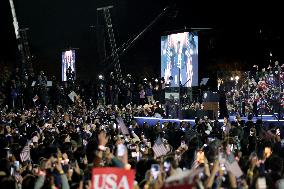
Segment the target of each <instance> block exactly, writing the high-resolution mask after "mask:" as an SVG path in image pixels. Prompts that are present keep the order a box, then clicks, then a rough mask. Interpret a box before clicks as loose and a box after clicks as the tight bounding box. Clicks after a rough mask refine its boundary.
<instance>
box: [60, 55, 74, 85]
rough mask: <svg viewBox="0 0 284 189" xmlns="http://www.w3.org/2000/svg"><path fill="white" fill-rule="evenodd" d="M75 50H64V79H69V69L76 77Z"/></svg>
mask: <svg viewBox="0 0 284 189" xmlns="http://www.w3.org/2000/svg"><path fill="white" fill-rule="evenodd" d="M75 60H76V59H75V50H67V51H63V52H62V81H67V79H68V78H67V75H68V74H67V71H68V72H69V73H70V72H71V73H72V74H73V77H74V79H75V75H76V66H75Z"/></svg>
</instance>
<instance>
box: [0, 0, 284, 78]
mask: <svg viewBox="0 0 284 189" xmlns="http://www.w3.org/2000/svg"><path fill="white" fill-rule="evenodd" d="M174 2H175V3H174ZM14 3H15V8H16V13H17V17H18V22H19V24H20V27H22V28H24V27H28V28H29V31H28V35H29V36H28V37H29V42H30V50H31V52H32V54H33V55H34V57H35V58H34V61H33V64H34V67H35V70H36V71H39V70H45V72H46V73H47V74H48V75H49V76H51V75H55V76H56V77H57V78H60V72H61V70H60V69H61V59H60V58H61V51H62V50H63V49H67V48H69V47H72V48H78V50H77V58H76V60H77V69H78V74H79V76H80V77H81V78H82V79H89V78H93V77H94V76H95V75H96V74H97V73H100V72H102V68H101V67H100V64H99V63H100V60H99V59H98V53H97V48H98V47H97V40H98V39H97V38H96V37H95V36H96V35H95V33H96V31H95V30H96V27H95V28H92V27H90V26H95V25H96V22H97V11H96V8H97V7H101V6H106V5H110V4H112V5H114V9H112V10H111V13H112V20H113V25H114V30H115V36H116V40H117V46H120V45H121V44H123V43H124V42H125V41H127V40H128V39H129V38H130V37H132V36H135V35H136V34H138V33H139V32H140V31H142V30H143V29H144V28H145V27H146V26H147V25H148V24H149V23H150V22H151V21H152V20H153V19H154V18H155V17H156V16H157V15H158V14H159V13H161V11H162V10H163V8H164V7H166V6H167V5H172V4H176V6H175V9H174V10H177V11H176V13H177V14H176V16H175V14H174V13H175V11H173V12H170V13H169V14H167V15H166V16H164V17H163V18H162V19H161V20H160V21H159V22H158V23H157V24H155V25H154V26H153V27H152V28H151V29H150V30H149V31H148V32H147V33H146V34H145V36H143V37H142V38H141V39H140V40H138V41H137V42H136V43H135V44H134V46H133V47H132V48H131V49H130V50H129V51H128V52H127V53H126V54H125V55H124V56H122V57H121V66H122V70H123V72H124V73H132V75H139V76H141V77H142V76H143V77H144V76H147V77H150V76H151V77H154V76H158V75H159V72H160V36H161V35H164V34H165V33H166V32H169V31H173V30H182V29H184V28H185V27H186V28H196V27H201V28H212V29H211V30H200V31H199V70H200V71H199V72H200V78H202V77H211V76H212V75H214V74H216V70H220V69H224V68H225V69H231V70H235V69H243V70H247V69H250V68H251V67H252V66H253V65H254V64H259V65H263V66H268V64H269V52H272V54H273V57H272V60H273V61H275V60H279V62H280V63H282V62H283V61H284V56H283V52H284V47H283V45H282V44H283V39H284V38H283V37H284V30H283V27H282V24H283V23H282V21H281V19H282V18H283V15H281V12H282V11H281V9H280V8H281V6H280V5H276V4H273V5H270V4H263V5H258V6H256V5H251V6H248V5H246V4H244V3H240V2H238V4H232V3H230V4H227V5H226V4H221V3H219V4H218V3H217V4H213V3H211V4H208V3H205V2H201V3H195V2H194V1H170V0H166V1H165V0H164V1H162V0H143V1H133V0H115V1H106V0H84V1H78V0H68V1H67V0H28V1H20V0H14ZM215 3H216V2H215ZM204 4H206V6H205V5H204ZM99 20H100V19H99ZM0 28H1V29H0V32H1V33H0V44H1V51H0V63H1V67H3V66H4V65H8V66H10V67H11V68H13V67H15V62H16V51H17V49H16V40H15V34H14V29H13V25H12V16H11V11H10V6H9V0H1V1H0ZM106 40H107V39H106ZM144 73H145V74H144Z"/></svg>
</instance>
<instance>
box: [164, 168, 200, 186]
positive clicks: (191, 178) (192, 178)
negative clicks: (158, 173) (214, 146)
mask: <svg viewBox="0 0 284 189" xmlns="http://www.w3.org/2000/svg"><path fill="white" fill-rule="evenodd" d="M200 173H202V170H201V169H194V170H187V171H183V172H180V173H178V174H176V175H173V176H170V177H169V178H167V179H166V181H165V182H164V187H163V189H191V188H196V186H199V185H202V183H200V180H199V174H200Z"/></svg>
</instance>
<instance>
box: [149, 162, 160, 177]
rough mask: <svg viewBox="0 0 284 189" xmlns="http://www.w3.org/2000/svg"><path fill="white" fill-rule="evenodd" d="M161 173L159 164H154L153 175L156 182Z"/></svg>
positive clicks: (152, 167)
mask: <svg viewBox="0 0 284 189" xmlns="http://www.w3.org/2000/svg"><path fill="white" fill-rule="evenodd" d="M159 173H160V165H159V164H152V166H151V175H152V176H153V177H154V179H155V180H156V179H157V178H158V175H159Z"/></svg>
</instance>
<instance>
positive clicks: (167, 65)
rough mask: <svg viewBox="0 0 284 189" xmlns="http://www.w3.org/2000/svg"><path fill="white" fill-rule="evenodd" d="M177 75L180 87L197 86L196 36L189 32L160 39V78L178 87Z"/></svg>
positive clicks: (171, 85)
mask: <svg viewBox="0 0 284 189" xmlns="http://www.w3.org/2000/svg"><path fill="white" fill-rule="evenodd" d="M179 70H180V71H179ZM179 73H180V83H181V84H182V85H184V86H185V87H191V86H198V36H197V35H195V34H193V33H191V32H183V33H175V34H170V35H167V36H162V37H161V77H164V79H165V82H166V83H168V84H170V87H178V83H179Z"/></svg>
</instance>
